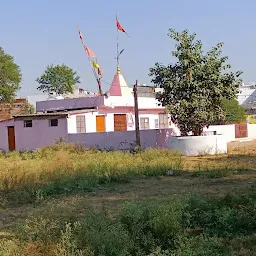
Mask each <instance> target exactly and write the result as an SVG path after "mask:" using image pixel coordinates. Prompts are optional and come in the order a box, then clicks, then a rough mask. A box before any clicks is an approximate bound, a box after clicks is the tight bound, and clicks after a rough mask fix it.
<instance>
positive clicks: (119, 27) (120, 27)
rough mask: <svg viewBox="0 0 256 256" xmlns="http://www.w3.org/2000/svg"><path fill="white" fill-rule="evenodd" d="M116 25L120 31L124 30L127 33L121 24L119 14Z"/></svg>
mask: <svg viewBox="0 0 256 256" xmlns="http://www.w3.org/2000/svg"><path fill="white" fill-rule="evenodd" d="M116 27H117V29H118V30H120V31H122V32H124V33H125V34H127V33H126V31H125V30H124V28H123V27H122V26H121V25H120V23H119V21H118V19H117V16H116Z"/></svg>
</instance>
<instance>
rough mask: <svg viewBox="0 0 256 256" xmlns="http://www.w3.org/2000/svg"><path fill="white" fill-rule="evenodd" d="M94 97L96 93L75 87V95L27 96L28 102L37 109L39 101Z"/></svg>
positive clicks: (45, 94)
mask: <svg viewBox="0 0 256 256" xmlns="http://www.w3.org/2000/svg"><path fill="white" fill-rule="evenodd" d="M92 95H95V93H92V92H89V91H87V90H84V89H83V88H80V87H78V86H74V90H73V93H67V94H64V95H59V96H57V95H56V94H55V93H51V94H50V95H48V94H47V93H44V94H35V95H29V96H27V100H28V102H29V103H30V104H31V105H33V106H34V107H35V108H36V102H39V101H46V100H56V99H68V98H80V97H88V96H92Z"/></svg>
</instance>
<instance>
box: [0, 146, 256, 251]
mask: <svg viewBox="0 0 256 256" xmlns="http://www.w3.org/2000/svg"><path fill="white" fill-rule="evenodd" d="M0 161H1V166H0V196H1V197H2V198H1V202H0V240H1V239H2V242H3V241H4V240H3V239H6V244H7V245H8V243H13V244H10V246H11V247H13V248H14V249H13V252H14V251H15V250H17V251H19V252H20V251H22V253H23V254H17V255H56V251H58V244H51V245H48V246H49V248H48V247H45V245H42V244H38V243H37V242H30V243H27V244H25V245H24V244H19V242H17V243H16V242H12V241H14V240H13V239H11V240H10V237H13V236H14V233H15V232H14V231H15V229H16V225H17V223H19V222H20V221H24V220H27V219H31V218H32V219H33V218H39V217H42V216H43V217H44V218H45V219H51V220H58V221H62V222H65V221H68V222H75V221H77V220H82V219H84V218H85V217H86V216H87V214H88V212H90V211H92V209H93V210H94V211H96V212H106V213H107V214H108V216H113V218H114V216H115V215H116V214H117V212H118V211H119V210H120V209H121V207H122V205H123V203H124V202H126V201H133V200H143V201H149V202H150V201H152V202H159V203H161V202H165V201H168V200H169V199H170V198H177V197H186V196H187V195H190V194H194V193H199V194H203V195H213V196H220V195H225V194H226V193H228V192H230V191H233V190H234V189H243V188H246V187H248V186H250V185H251V184H252V183H254V182H255V180H256V141H251V142H243V143H241V142H235V143H231V144H230V145H229V153H228V154H227V155H219V156H203V157H181V156H179V155H178V154H176V153H175V152H170V151H167V150H148V151H146V152H142V153H140V154H137V155H134V154H130V153H129V152H97V151H93V150H84V149H77V148H76V147H75V146H73V145H68V146H63V145H61V146H59V145H56V146H55V147H53V148H46V149H42V150H39V151H37V152H34V153H28V152H25V153H23V154H19V153H18V152H13V153H10V154H8V155H1V157H0ZM169 169H172V170H174V174H175V175H174V176H170V177H168V176H167V175H166V174H167V170H169ZM70 184H71V185H70ZM15 246H16V247H17V248H16V247H15ZM21 248H22V249H21ZM46 251H47V252H46ZM48 252H52V254H49V253H48ZM53 252H54V253H53ZM6 255H7V254H6ZM74 255H76V254H74ZM77 255H78V254H77ZM85 255H87V254H85ZM88 255H90V253H88ZM244 255H247V254H244ZM248 255H249V254H248Z"/></svg>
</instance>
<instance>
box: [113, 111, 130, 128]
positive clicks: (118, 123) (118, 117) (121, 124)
mask: <svg viewBox="0 0 256 256" xmlns="http://www.w3.org/2000/svg"><path fill="white" fill-rule="evenodd" d="M114 131H127V120H126V114H114Z"/></svg>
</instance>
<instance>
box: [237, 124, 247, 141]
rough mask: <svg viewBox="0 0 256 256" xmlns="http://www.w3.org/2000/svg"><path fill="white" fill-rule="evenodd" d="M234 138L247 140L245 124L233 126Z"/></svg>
mask: <svg viewBox="0 0 256 256" xmlns="http://www.w3.org/2000/svg"><path fill="white" fill-rule="evenodd" d="M235 137H236V138H247V137H248V130H247V124H246V123H244V124H235Z"/></svg>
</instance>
